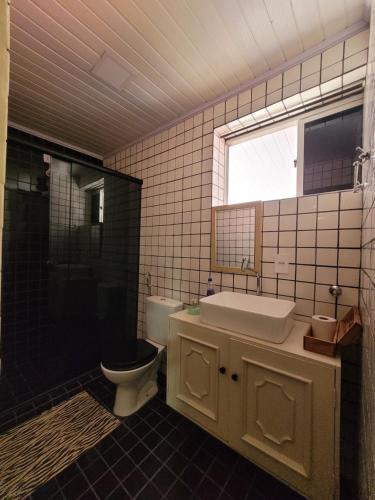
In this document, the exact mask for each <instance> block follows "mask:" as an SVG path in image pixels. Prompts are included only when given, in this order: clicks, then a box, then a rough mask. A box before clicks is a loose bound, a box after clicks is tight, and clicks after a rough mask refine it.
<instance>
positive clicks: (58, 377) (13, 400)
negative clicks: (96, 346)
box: [0, 350, 98, 413]
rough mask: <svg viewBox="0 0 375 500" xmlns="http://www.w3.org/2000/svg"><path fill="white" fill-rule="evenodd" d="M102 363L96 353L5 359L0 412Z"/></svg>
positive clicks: (0, 389) (0, 384) (48, 354)
mask: <svg viewBox="0 0 375 500" xmlns="http://www.w3.org/2000/svg"><path fill="white" fill-rule="evenodd" d="M97 365H98V361H97V356H96V353H94V354H92V353H90V352H89V353H88V354H87V355H86V356H84V355H83V354H82V350H81V351H77V355H76V356H72V355H71V353H61V352H60V353H58V354H54V355H53V354H51V353H46V354H45V355H44V356H42V357H39V358H35V359H31V360H30V359H25V360H22V359H19V360H18V362H17V363H16V362H15V361H14V360H9V361H8V360H7V359H6V358H5V359H3V360H2V370H1V379H0V413H1V412H3V411H5V410H6V409H8V408H14V407H15V406H17V405H20V404H22V403H24V402H26V401H28V400H31V399H33V398H35V397H36V396H37V395H40V394H42V393H44V392H46V391H49V390H51V389H53V388H55V387H56V386H58V385H60V384H65V383H66V381H67V380H72V379H74V378H77V377H78V376H79V375H81V374H82V373H85V372H88V371H90V370H92V368H93V367H94V366H97Z"/></svg>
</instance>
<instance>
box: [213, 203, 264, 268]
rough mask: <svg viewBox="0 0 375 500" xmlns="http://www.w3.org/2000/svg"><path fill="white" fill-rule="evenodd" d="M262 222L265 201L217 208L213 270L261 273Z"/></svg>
mask: <svg viewBox="0 0 375 500" xmlns="http://www.w3.org/2000/svg"><path fill="white" fill-rule="evenodd" d="M261 224H262V202H261V201H255V202H252V203H240V204H237V205H223V206H218V207H213V208H212V234H211V270H212V271H218V272H224V273H225V272H227V273H240V274H256V273H260V271H261V234H262V229H261Z"/></svg>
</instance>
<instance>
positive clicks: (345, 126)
mask: <svg viewBox="0 0 375 500" xmlns="http://www.w3.org/2000/svg"><path fill="white" fill-rule="evenodd" d="M361 144H362V106H359V107H356V108H352V109H350V110H347V111H344V112H341V113H336V114H334V115H330V116H326V117H324V118H321V119H319V120H314V121H312V122H309V123H307V124H305V128H304V173H303V194H312V193H323V192H326V191H338V190H341V189H350V188H352V187H353V162H354V160H355V157H356V150H355V149H356V147H357V146H360V145H361Z"/></svg>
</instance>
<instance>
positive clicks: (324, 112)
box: [224, 94, 363, 205]
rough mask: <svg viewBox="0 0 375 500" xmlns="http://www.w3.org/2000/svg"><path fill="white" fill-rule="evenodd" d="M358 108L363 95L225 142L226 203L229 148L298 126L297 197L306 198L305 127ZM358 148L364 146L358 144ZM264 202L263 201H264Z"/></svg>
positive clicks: (361, 104)
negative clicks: (304, 185)
mask: <svg viewBox="0 0 375 500" xmlns="http://www.w3.org/2000/svg"><path fill="white" fill-rule="evenodd" d="M357 106H363V94H361V95H356V96H350V97H346V98H344V99H342V100H340V101H338V102H335V103H332V104H328V105H326V106H323V107H320V108H319V109H315V110H312V111H307V112H306V113H303V114H300V115H298V116H294V117H291V118H289V119H286V120H283V121H281V122H279V123H275V124H272V125H267V126H265V127H261V128H259V129H256V130H253V131H251V132H249V133H248V134H246V135H244V136H241V137H234V138H232V139H228V140H226V141H225V172H224V174H225V186H224V203H225V204H226V205H229V203H228V188H229V148H230V146H232V145H235V144H240V143H241V142H245V141H247V140H249V139H256V138H257V137H262V136H263V135H268V134H270V133H273V132H277V131H278V130H282V129H284V128H288V127H291V126H293V125H296V126H297V163H296V168H297V186H296V196H304V194H303V174H304V139H305V136H304V131H305V125H306V124H308V123H310V122H312V121H315V120H319V119H320V118H325V117H327V116H330V115H334V114H335V113H340V112H342V111H347V110H349V109H352V108H356V107H357ZM358 146H362V145H361V144H358ZM252 201H256V200H248V201H247V202H252ZM262 201H263V200H262Z"/></svg>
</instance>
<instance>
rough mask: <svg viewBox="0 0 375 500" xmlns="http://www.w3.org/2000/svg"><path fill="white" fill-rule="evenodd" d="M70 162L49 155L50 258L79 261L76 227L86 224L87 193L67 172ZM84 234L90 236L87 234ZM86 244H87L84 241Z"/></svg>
mask: <svg viewBox="0 0 375 500" xmlns="http://www.w3.org/2000/svg"><path fill="white" fill-rule="evenodd" d="M70 171H71V164H70V163H68V162H66V161H62V160H56V159H52V164H51V168H50V256H49V258H50V261H53V262H55V263H58V262H63V263H65V262H80V260H81V255H80V253H81V248H80V243H82V240H83V239H82V238H79V236H80V235H79V232H78V231H79V228H80V227H82V226H86V227H89V224H90V216H91V212H90V209H91V197H90V195H89V193H88V192H87V191H85V190H84V189H80V187H79V186H78V184H77V181H76V179H75V178H74V177H72V176H71V172H70ZM86 236H90V235H89V234H87V235H86ZM85 246H87V244H86V245H85Z"/></svg>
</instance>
